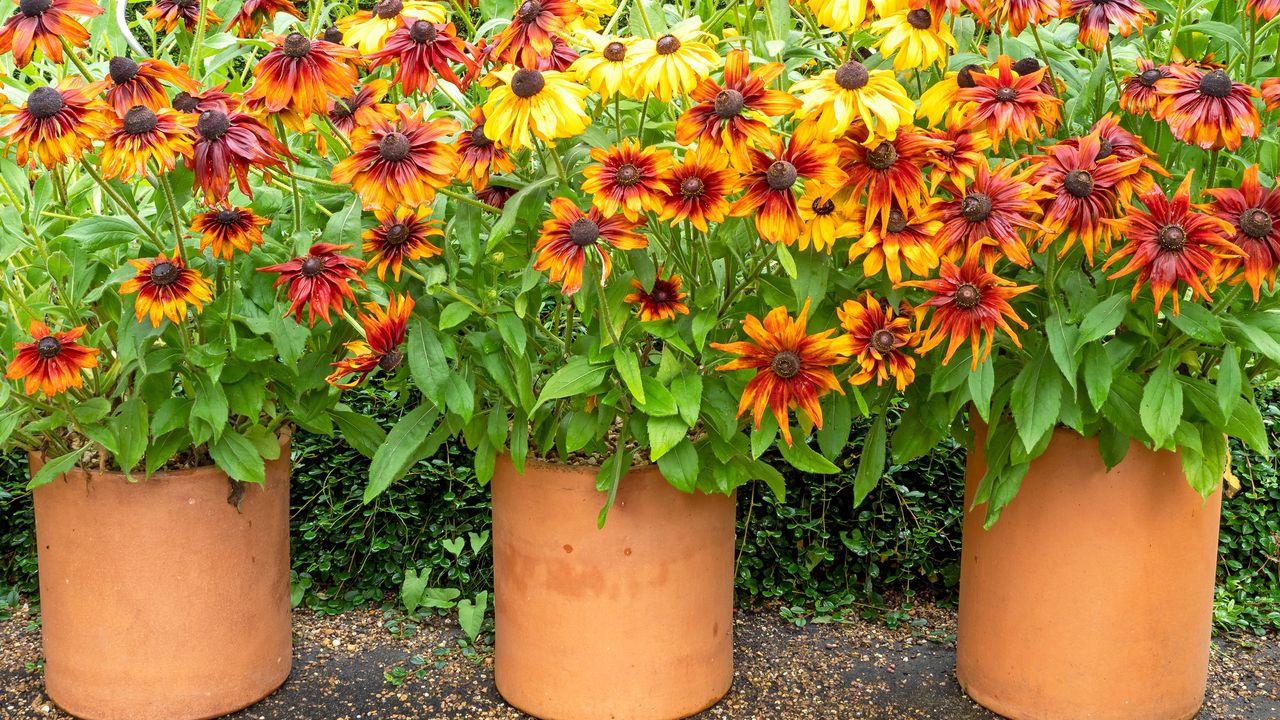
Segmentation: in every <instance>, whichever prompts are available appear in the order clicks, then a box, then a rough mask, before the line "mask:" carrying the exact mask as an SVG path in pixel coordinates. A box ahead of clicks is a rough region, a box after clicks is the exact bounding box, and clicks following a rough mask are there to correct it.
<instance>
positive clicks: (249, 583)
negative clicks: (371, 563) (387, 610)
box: [31, 438, 291, 720]
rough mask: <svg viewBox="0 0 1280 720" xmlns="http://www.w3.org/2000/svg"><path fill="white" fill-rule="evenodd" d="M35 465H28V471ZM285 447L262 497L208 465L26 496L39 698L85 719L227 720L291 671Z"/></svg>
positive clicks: (53, 486) (74, 474)
mask: <svg viewBox="0 0 1280 720" xmlns="http://www.w3.org/2000/svg"><path fill="white" fill-rule="evenodd" d="M42 464H43V459H42V458H41V457H39V456H32V458H31V472H32V473H35V472H36V471H37V470H38V469H39V468H40V466H41V465H42ZM289 466H290V461H289V446H288V440H287V438H285V439H284V442H283V443H282V451H281V454H280V459H278V460H275V461H272V462H268V463H267V477H266V482H265V483H264V484H263V485H262V486H256V485H244V486H240V489H242V490H243V495H242V496H241V497H240V498H239V508H238V509H237V507H236V506H235V505H234V504H232V503H233V502H234V500H235V495H238V494H239V492H236V493H234V494H233V493H232V489H233V488H232V485H231V483H230V481H229V480H228V478H227V476H226V474H224V473H223V472H222V471H220V470H218V469H216V468H213V467H201V468H195V469H191V470H179V471H174V472H161V473H157V474H155V475H152V476H151V477H150V478H147V479H145V480H143V479H141V476H136V477H135V481H134V482H130V481H129V480H127V479H126V478H125V477H124V475H122V474H120V473H112V472H86V471H83V470H73V471H71V472H69V473H67V474H66V475H63V476H60V477H58V478H56V479H55V480H54V481H53V482H51V483H49V484H47V485H43V486H41V487H38V488H36V489H35V491H34V498H35V517H36V541H37V543H38V545H39V548H38V554H39V565H40V613H41V621H42V622H41V624H42V631H43V641H44V658H45V670H44V675H45V689H46V691H47V692H48V694H49V697H50V698H51V699H52V700H53V702H54V703H56V704H57V705H58V706H59V707H61V708H62V709H63V710H66V711H67V712H69V713H71V714H72V715H75V716H76V717H80V718H86V719H87V720H162V719H163V720H196V719H199V718H212V717H217V716H220V715H224V714H226V713H229V712H232V711H235V710H239V709H240V708H244V707H247V706H249V705H252V704H253V703H255V702H257V701H258V700H261V699H262V698H264V697H266V696H267V695H268V694H270V693H271V692H272V691H273V690H275V689H276V688H277V687H279V686H280V684H281V683H283V682H284V680H285V678H286V677H287V676H288V675H289V668H290V662H291V657H290V654H291V635H290V627H289V620H290V603H289Z"/></svg>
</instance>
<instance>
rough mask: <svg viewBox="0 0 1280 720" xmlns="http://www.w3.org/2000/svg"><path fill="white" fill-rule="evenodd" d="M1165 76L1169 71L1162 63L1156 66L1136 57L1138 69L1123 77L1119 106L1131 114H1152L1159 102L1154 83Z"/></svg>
mask: <svg viewBox="0 0 1280 720" xmlns="http://www.w3.org/2000/svg"><path fill="white" fill-rule="evenodd" d="M1167 77H1169V71H1168V69H1166V68H1165V67H1164V66H1163V65H1160V66H1157V65H1156V64H1155V63H1153V62H1151V61H1150V60H1145V59H1143V58H1138V71H1137V72H1135V73H1134V74H1132V75H1130V76H1128V77H1126V78H1125V79H1124V87H1123V89H1122V90H1121V91H1120V107H1121V108H1122V109H1123V110H1124V111H1125V112H1127V113H1129V114H1131V115H1139V116H1141V115H1153V114H1154V113H1155V112H1156V108H1157V107H1158V106H1159V104H1160V91H1159V90H1157V89H1156V83H1157V82H1159V81H1161V80H1163V79H1164V78H1167ZM1155 119H1156V120H1159V119H1160V118H1158V117H1157V118H1155Z"/></svg>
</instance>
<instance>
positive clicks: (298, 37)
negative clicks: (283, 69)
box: [280, 32, 311, 58]
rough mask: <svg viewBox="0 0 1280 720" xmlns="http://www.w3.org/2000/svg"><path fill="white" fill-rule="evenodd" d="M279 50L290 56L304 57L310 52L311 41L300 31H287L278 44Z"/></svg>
mask: <svg viewBox="0 0 1280 720" xmlns="http://www.w3.org/2000/svg"><path fill="white" fill-rule="evenodd" d="M280 51H281V52H283V53H284V54H285V55H288V56H289V57H291V58H302V57H306V56H307V53H310V52H311V41H310V40H308V39H307V38H306V37H305V36H303V34H302V33H296V32H295V33H289V36H288V37H286V38H285V39H284V42H283V43H282V44H281V45H280Z"/></svg>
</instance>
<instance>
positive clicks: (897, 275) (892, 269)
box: [849, 207, 942, 283]
mask: <svg viewBox="0 0 1280 720" xmlns="http://www.w3.org/2000/svg"><path fill="white" fill-rule="evenodd" d="M851 220H852V222H853V223H854V224H855V225H857V226H859V227H860V229H861V238H860V239H859V240H857V241H856V242H854V243H853V244H852V245H850V246H849V262H853V261H855V260H857V259H858V258H862V275H863V277H867V278H873V277H876V276H877V275H879V274H880V271H881V270H883V271H885V273H886V274H888V276H889V280H890V282H894V283H898V282H902V266H903V265H906V266H907V269H908V270H910V271H911V274H912V275H915V276H917V277H925V276H927V275H928V274H929V272H930V271H931V270H933V269H934V268H936V267H938V252H937V250H936V249H935V248H934V244H933V238H934V236H935V235H937V234H938V229H939V228H941V227H942V222H941V221H940V220H938V219H937V217H936V215H935V213H934V210H933V209H932V208H930V207H925V208H923V209H921V210H910V209H908V210H903V209H901V208H896V207H895V208H893V209H891V210H890V211H889V222H888V224H887V225H883V226H882V225H881V224H880V223H878V222H873V223H865V222H863V217H862V213H861V212H860V211H856V212H854V213H852V214H851Z"/></svg>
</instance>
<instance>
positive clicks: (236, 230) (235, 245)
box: [191, 207, 271, 260]
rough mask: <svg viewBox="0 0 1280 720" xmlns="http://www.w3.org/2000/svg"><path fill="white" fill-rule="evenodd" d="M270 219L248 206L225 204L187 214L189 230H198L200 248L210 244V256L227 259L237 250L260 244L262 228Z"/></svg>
mask: <svg viewBox="0 0 1280 720" xmlns="http://www.w3.org/2000/svg"><path fill="white" fill-rule="evenodd" d="M270 224H271V221H270V220H268V219H266V218H264V217H258V216H257V215H255V214H254V213H253V211H252V210H250V209H248V208H236V207H226V208H219V209H216V210H210V211H209V212H206V213H201V214H199V215H196V216H195V217H193V218H191V232H195V233H200V249H201V250H204V249H205V248H208V247H212V248H213V256H214V257H220V258H222V259H223V260H230V259H231V258H232V256H233V255H234V254H235V251H237V250H239V251H240V252H242V253H247V252H249V251H250V250H252V249H253V246H255V245H261V244H262V228H264V227H266V226H268V225H270Z"/></svg>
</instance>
